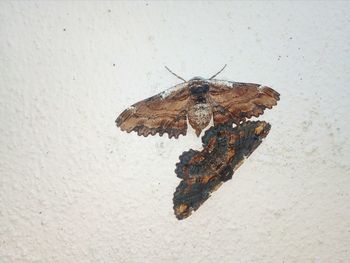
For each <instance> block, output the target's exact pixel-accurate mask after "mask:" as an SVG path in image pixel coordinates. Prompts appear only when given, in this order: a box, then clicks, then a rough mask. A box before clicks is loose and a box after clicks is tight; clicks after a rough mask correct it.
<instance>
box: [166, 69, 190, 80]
mask: <svg viewBox="0 0 350 263" xmlns="http://www.w3.org/2000/svg"><path fill="white" fill-rule="evenodd" d="M165 68H166V69H167V70H168V71H169V72H170V73H171V74H173V75H174V76H175V77H177V78H179V79H181V80H183V81H184V82H187V81H186V80H184V79H183V78H181V77H180V76H178V75H176V74H175V73H174V72H172V71H171V70H170V69H169V68H168V67H167V66H165Z"/></svg>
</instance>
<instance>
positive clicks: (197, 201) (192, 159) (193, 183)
mask: <svg viewBox="0 0 350 263" xmlns="http://www.w3.org/2000/svg"><path fill="white" fill-rule="evenodd" d="M270 128H271V126H270V124H268V123H266V122H264V121H255V122H252V121H248V122H245V123H243V124H240V125H238V126H236V127H235V128H232V126H231V125H223V124H220V125H218V126H214V127H211V128H210V129H209V130H207V131H206V132H205V135H204V136H203V137H202V143H203V150H202V151H200V152H199V151H195V150H192V149H191V150H189V151H187V152H184V153H183V154H182V155H181V156H180V162H179V163H177V164H176V170H175V173H176V175H177V177H179V178H181V179H182V181H181V182H180V184H179V186H178V187H177V188H176V191H175V193H174V198H173V202H174V212H175V215H176V217H177V219H184V218H186V217H188V216H190V215H191V213H192V211H195V210H197V209H198V208H199V207H200V206H201V205H202V204H203V203H204V202H205V201H206V200H207V199H208V198H209V197H210V194H211V193H212V192H213V191H215V190H217V189H218V188H219V187H220V186H221V185H222V183H224V182H226V181H228V180H230V179H231V178H232V175H233V173H234V171H236V170H237V169H238V167H239V166H240V165H241V164H242V163H243V161H244V160H245V159H246V158H247V157H248V156H249V155H250V154H252V152H253V151H254V150H255V149H256V148H257V147H258V146H259V145H260V143H261V142H262V140H263V139H264V138H265V137H266V136H267V135H268V133H269V131H270Z"/></svg>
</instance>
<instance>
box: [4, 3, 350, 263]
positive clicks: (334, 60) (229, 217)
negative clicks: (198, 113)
mask: <svg viewBox="0 0 350 263" xmlns="http://www.w3.org/2000/svg"><path fill="white" fill-rule="evenodd" d="M349 12H350V4H349V3H346V2H343V3H341V2H337V3H327V2H297V3H288V2H281V3H277V2H263V3H252V2H251V3H239V2H219V3H216V2H180V3H175V2H164V3H162V2H99V3H93V2H1V3H0V61H1V62H0V70H1V74H0V114H1V124H0V129H1V133H0V145H1V146H0V150H1V152H0V174H1V175H0V261H1V262H78V263H79V262H349V261H350V170H349V168H350V164H349V161H350V147H349V146H350V145H349V140H348V136H349V130H350V119H349V111H350V106H349V105H350V103H349V98H350V88H349V85H350V84H349V83H350V74H349V68H350V38H349V36H350V22H349V21H350V20H349ZM226 63H227V64H228V66H227V68H226V69H225V71H224V72H222V73H221V74H220V76H219V77H218V78H220V79H228V80H235V81H242V82H255V83H262V84H265V85H269V86H270V85H271V86H272V87H274V88H275V89H276V90H278V91H279V92H280V93H281V101H280V103H279V105H278V106H277V107H275V108H274V109H273V110H270V111H267V112H266V113H265V114H264V115H263V116H262V117H261V118H260V119H263V120H267V121H269V122H270V123H271V124H272V130H271V132H270V134H269V136H268V137H267V139H266V140H265V141H264V143H263V144H262V145H261V146H260V147H259V148H258V149H257V150H256V152H254V154H253V155H252V156H251V157H250V158H249V159H247V160H246V162H245V163H244V164H243V165H242V166H241V167H240V169H238V171H237V173H236V174H235V176H234V178H233V180H231V181H229V182H227V183H225V184H224V185H223V186H222V187H221V189H219V190H218V191H217V192H215V193H214V195H213V196H212V197H211V198H210V199H209V200H208V201H207V202H206V203H205V204H204V205H203V206H202V207H201V208H200V209H199V210H198V211H197V212H196V213H194V214H193V215H192V216H191V217H190V218H188V219H187V220H184V221H177V220H176V219H175V217H174V216H173V211H172V195H173V192H174V190H175V187H176V186H177V184H178V183H179V180H178V178H176V177H175V173H174V169H175V163H176V162H177V161H178V157H179V155H180V154H181V153H182V152H183V151H185V150H188V149H190V148H194V149H199V148H200V141H199V139H197V137H196V136H195V135H194V131H193V130H190V131H189V134H188V136H186V137H183V136H181V137H180V138H179V139H178V140H174V139H172V140H169V139H168V138H167V137H166V136H164V137H151V136H150V137H147V138H144V137H138V136H137V135H136V134H135V133H131V134H127V133H125V132H121V131H120V130H119V129H117V128H116V127H115V124H114V120H115V118H116V117H117V115H118V114H119V113H121V112H122V111H123V110H124V109H125V108H127V107H129V106H130V105H131V104H133V103H135V102H137V101H138V100H141V99H144V98H146V97H149V96H151V95H154V94H156V93H159V92H161V91H163V90H164V89H166V88H168V87H170V86H172V85H175V84H177V83H179V82H181V81H179V80H178V79H176V78H175V77H174V76H173V75H171V74H169V73H168V72H167V71H166V70H165V69H164V67H163V66H164V65H167V66H169V67H170V68H171V69H172V70H173V71H174V72H176V73H177V74H179V75H181V76H182V77H184V78H185V79H190V78H191V77H193V76H196V75H201V76H203V77H209V76H211V75H213V74H214V73H215V72H217V71H218V70H219V69H220V68H221V67H222V65H224V64H226Z"/></svg>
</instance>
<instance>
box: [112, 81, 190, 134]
mask: <svg viewBox="0 0 350 263" xmlns="http://www.w3.org/2000/svg"><path fill="white" fill-rule="evenodd" d="M188 97H189V91H188V88H187V84H186V83H182V84H179V85H177V86H175V87H173V88H171V89H168V90H166V91H164V92H162V93H159V94H157V95H155V96H153V97H150V98H148V99H145V100H142V101H140V102H138V103H136V104H134V105H132V106H131V107H129V108H128V109H126V110H125V111H123V112H122V113H121V114H120V115H119V117H118V118H117V120H116V124H117V126H118V127H120V128H121V130H122V131H126V132H131V131H135V132H137V134H138V135H143V136H145V137H146V136H148V135H149V134H151V135H155V134H156V133H159V135H160V136H162V135H163V134H164V133H168V136H169V138H171V137H175V138H178V137H179V135H180V134H182V135H186V131H187V119H186V118H187V117H186V116H187V107H186V106H187V101H188Z"/></svg>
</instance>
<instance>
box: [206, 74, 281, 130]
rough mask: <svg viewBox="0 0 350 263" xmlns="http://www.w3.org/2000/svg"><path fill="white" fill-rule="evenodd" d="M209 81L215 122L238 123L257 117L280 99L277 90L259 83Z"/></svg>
mask: <svg viewBox="0 0 350 263" xmlns="http://www.w3.org/2000/svg"><path fill="white" fill-rule="evenodd" d="M209 83H210V88H209V95H210V97H211V100H212V104H213V105H212V107H213V118H214V123H215V124H219V123H229V122H234V123H235V124H239V123H240V122H241V121H245V120H246V119H249V118H251V117H252V116H255V117H258V116H259V115H261V114H263V113H264V110H265V109H266V108H268V109H271V108H272V107H273V106H275V105H276V104H277V101H278V100H279V99H280V94H279V93H278V92H276V91H275V90H273V89H272V88H270V87H266V86H262V85H260V84H254V83H239V82H231V81H224V80H215V79H213V80H210V82H209Z"/></svg>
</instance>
